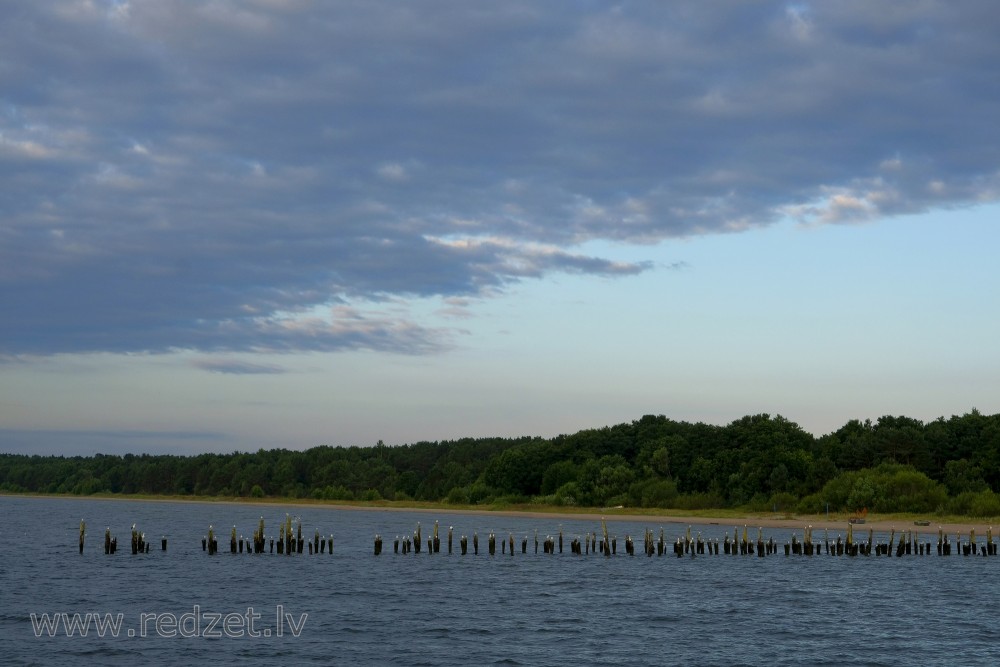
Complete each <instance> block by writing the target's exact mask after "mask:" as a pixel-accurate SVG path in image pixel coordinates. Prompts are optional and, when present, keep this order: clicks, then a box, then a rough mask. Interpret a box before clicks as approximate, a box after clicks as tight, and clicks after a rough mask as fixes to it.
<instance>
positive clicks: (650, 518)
mask: <svg viewBox="0 0 1000 667" xmlns="http://www.w3.org/2000/svg"><path fill="white" fill-rule="evenodd" d="M3 497H18V498H48V499H60V500H67V501H73V500H80V499H84V498H85V499H88V500H107V501H115V500H117V501H125V502H152V503H166V502H181V503H202V504H228V505H249V506H260V507H284V508H296V509H312V510H320V511H324V510H334V511H352V512H411V513H421V514H428V515H470V516H476V515H479V516H490V515H492V516H511V517H522V518H526V519H544V520H548V521H559V520H560V519H562V520H567V519H571V520H574V521H594V522H595V523H599V522H600V521H601V519H605V520H607V521H608V522H622V521H627V522H633V523H639V524H646V525H647V526H649V527H653V526H661V525H666V524H673V525H679V526H683V525H700V526H705V525H711V526H716V525H717V526H720V527H723V526H724V527H733V526H737V527H739V526H748V527H749V528H751V529H752V528H781V529H789V530H795V529H802V528H805V527H806V526H811V527H812V528H813V529H814V530H825V529H826V530H831V531H837V532H846V530H847V526H848V521H847V519H846V518H838V517H831V518H830V519H827V518H826V517H825V516H815V515H812V516H810V515H802V516H798V515H791V516H789V515H781V516H778V515H757V514H745V515H733V514H732V513H727V514H725V515H720V516H711V515H710V513H708V512H707V511H704V512H699V513H698V514H687V513H671V512H670V510H662V511H660V512H656V513H649V512H643V511H638V512H632V511H630V509H629V508H619V507H614V508H604V509H599V508H594V509H578V508H565V509H554V508H550V507H547V508H542V509H538V510H534V509H527V508H519V509H491V508H488V507H483V508H467V507H452V506H450V505H435V506H424V505H412V506H408V505H401V504H395V503H393V504H388V503H384V504H383V503H371V504H348V503H324V502H320V501H301V500H285V499H274V500H268V499H263V500H261V499H238V498H237V499H234V498H188V497H179V496H169V497H163V498H155V497H134V496H120V497H119V496H59V495H51V496H49V495H22V494H0V498H3ZM720 514H721V513H720ZM914 521H929V525H926V526H921V525H916V524H915V523H914ZM992 525H993V524H992V523H991V522H990V521H989V520H983V521H975V520H971V519H958V520H956V519H955V518H954V517H949V520H946V521H941V520H937V519H936V518H935V517H934V516H933V515H927V516H926V517H917V518H914V517H913V516H907V517H897V516H888V517H879V516H877V515H874V516H873V515H868V517H866V519H865V522H864V523H863V524H855V525H854V532H855V533H856V534H862V535H863V534H865V533H867V532H868V531H869V530H874V531H875V532H877V533H879V532H889V531H890V530H892V529H893V528H895V530H896V532H897V534H898V533H900V532H902V531H904V530H907V531H914V530H915V531H916V532H917V533H919V534H933V535H937V533H938V530H944V531H945V533H947V534H948V535H949V536H954V535H956V534H960V535H963V536H965V535H968V534H969V531H970V530H972V529H975V531H976V534H977V535H978V536H982V537H985V535H986V531H987V529H988V528H990V527H991V526H992ZM998 525H1000V524H998Z"/></svg>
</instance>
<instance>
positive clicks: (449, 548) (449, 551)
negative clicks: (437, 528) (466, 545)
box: [448, 526, 453, 556]
mask: <svg viewBox="0 0 1000 667" xmlns="http://www.w3.org/2000/svg"><path fill="white" fill-rule="evenodd" d="M452 530H453V526H448V555H449V556H450V555H451V534H452Z"/></svg>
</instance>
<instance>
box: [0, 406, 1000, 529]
mask: <svg viewBox="0 0 1000 667" xmlns="http://www.w3.org/2000/svg"><path fill="white" fill-rule="evenodd" d="M0 491H4V492H8V493H9V492H28V493H69V494H79V495H90V494H94V493H125V494H131V493H143V494H163V495H169V494H176V495H190V496H242V497H253V498H261V497H267V496H271V497H275V496H285V497H288V498H306V497H311V498H315V499H318V500H327V501H338V500H352V499H380V498H388V499H397V500H400V499H416V500H429V501H439V500H446V501H447V502H449V503H454V504H489V503H497V502H500V503H508V504H514V503H520V502H535V503H538V502H545V503H551V504H556V505H567V506H582V507H607V506H616V505H624V506H627V507H648V508H677V509H712V508H721V507H743V508H750V509H758V510H760V511H775V510H776V511H779V512H791V511H797V512H810V513H821V512H823V511H825V510H826V507H827V505H828V504H829V508H830V509H831V510H832V511H836V512H844V511H859V510H861V509H868V510H869V511H872V512H892V511H905V512H933V511H938V510H940V511H949V512H952V513H956V514H965V515H969V516H983V517H986V516H1000V507H998V498H1000V496H997V495H996V493H997V492H998V491H1000V415H992V416H989V415H983V414H982V413H980V412H978V411H977V410H972V411H970V412H969V413H967V414H965V415H962V416H953V417H951V418H947V419H946V418H943V417H942V418H940V419H937V420H935V421H933V422H930V423H927V424H924V423H922V422H920V421H918V420H915V419H911V418H908V417H901V416H884V417H881V418H879V419H878V420H877V421H875V422H872V421H871V420H866V421H863V422H862V421H859V420H851V421H849V422H848V423H847V424H845V425H844V426H843V427H841V428H840V429H838V430H837V431H834V432H833V433H829V434H827V435H824V436H821V437H819V438H815V437H813V436H812V435H810V434H808V433H806V432H805V431H803V430H802V429H801V428H800V427H799V426H798V425H797V424H795V423H793V422H791V421H789V420H787V419H785V418H784V417H781V416H780V415H779V416H771V415H767V414H758V415H749V416H746V417H743V418H741V419H738V420H736V421H733V422H731V423H730V424H727V425H725V426H714V425H709V424H703V423H697V424H691V423H686V422H676V421H673V420H670V419H667V418H666V417H664V416H662V415H660V416H655V415H646V416H643V417H642V418H641V419H638V420H636V421H632V422H630V423H623V424H617V425H615V426H607V427H603V428H599V429H588V430H584V431H579V432H577V433H574V434H570V435H560V436H557V437H555V438H551V439H543V438H529V437H525V438H514V439H508V438H480V439H474V438H463V439H460V440H453V441H443V442H417V443H413V444H409V445H401V446H395V447H390V446H386V445H385V444H384V443H382V442H379V443H377V444H376V445H374V446H372V447H329V446H321V447H314V448H312V449H309V450H306V451H290V450H284V449H272V450H264V449H261V450H259V451H257V452H253V453H248V452H233V453H231V454H201V455H197V456H151V455H147V454H142V455H134V454H126V455H124V456H108V455H97V456H94V457H61V456H60V457H55V456H44V457H43V456H26V455H14V454H0Z"/></svg>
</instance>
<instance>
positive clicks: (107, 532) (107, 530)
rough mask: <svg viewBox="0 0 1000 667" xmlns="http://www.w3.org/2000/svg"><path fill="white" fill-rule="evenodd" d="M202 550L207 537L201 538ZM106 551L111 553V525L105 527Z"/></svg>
mask: <svg viewBox="0 0 1000 667" xmlns="http://www.w3.org/2000/svg"><path fill="white" fill-rule="evenodd" d="M201 550H202V551H204V550H205V538H204V537H203V538H201ZM104 553H105V554H110V553H111V526H108V527H107V528H105V529H104Z"/></svg>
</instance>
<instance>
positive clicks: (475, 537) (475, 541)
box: [472, 531, 479, 556]
mask: <svg viewBox="0 0 1000 667" xmlns="http://www.w3.org/2000/svg"><path fill="white" fill-rule="evenodd" d="M472 555H474V556H478V555H479V532H478V531H474V532H473V533H472Z"/></svg>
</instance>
